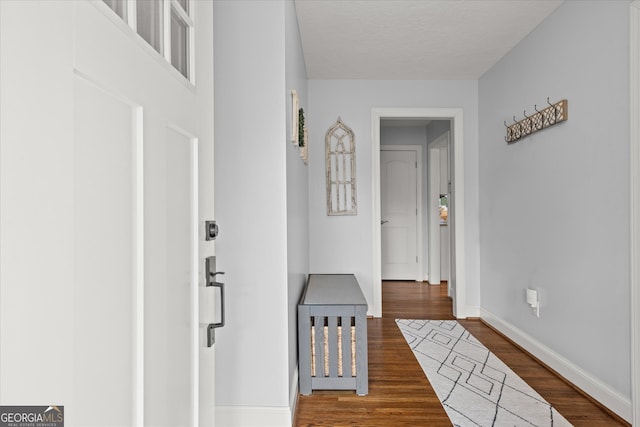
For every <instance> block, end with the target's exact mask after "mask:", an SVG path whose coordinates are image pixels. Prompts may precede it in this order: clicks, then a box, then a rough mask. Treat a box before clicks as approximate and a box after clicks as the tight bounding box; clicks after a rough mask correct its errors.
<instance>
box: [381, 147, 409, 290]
mask: <svg viewBox="0 0 640 427" xmlns="http://www.w3.org/2000/svg"><path fill="white" fill-rule="evenodd" d="M417 160H418V159H417V155H416V152H415V151H405V150H401V151H396V150H386V149H384V150H381V151H380V199H381V201H380V208H381V216H380V218H381V222H382V227H381V228H382V235H381V238H382V248H381V249H382V279H383V280H416V279H417V278H418V252H417V249H418V235H417V228H418V227H417V225H418V209H417V181H416V180H417V163H416V162H417Z"/></svg>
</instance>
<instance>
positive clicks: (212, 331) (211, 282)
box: [205, 256, 225, 347]
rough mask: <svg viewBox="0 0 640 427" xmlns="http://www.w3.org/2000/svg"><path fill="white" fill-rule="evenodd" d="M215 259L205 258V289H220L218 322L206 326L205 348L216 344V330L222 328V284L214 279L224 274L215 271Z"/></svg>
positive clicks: (212, 257) (223, 316) (213, 257)
mask: <svg viewBox="0 0 640 427" xmlns="http://www.w3.org/2000/svg"><path fill="white" fill-rule="evenodd" d="M215 269H216V257H215V256H210V257H207V258H205V275H206V276H205V284H206V286H207V287H210V286H213V287H216V288H220V322H217V323H209V325H207V347H211V346H213V344H215V342H216V328H222V327H223V326H224V318H225V315H224V305H225V304H224V283H222V282H216V280H215V278H216V276H217V275H218V274H224V271H215Z"/></svg>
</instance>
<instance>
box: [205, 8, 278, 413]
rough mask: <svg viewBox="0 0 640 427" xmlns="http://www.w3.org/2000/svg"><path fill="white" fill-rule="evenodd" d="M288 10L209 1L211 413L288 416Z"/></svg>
mask: <svg viewBox="0 0 640 427" xmlns="http://www.w3.org/2000/svg"><path fill="white" fill-rule="evenodd" d="M285 15H286V14H285V3H284V2H281V1H260V2H255V1H215V2H214V19H215V21H214V42H215V45H214V52H215V70H214V76H215V149H216V154H215V183H216V184H215V199H216V200H215V203H216V219H217V221H218V223H219V225H220V236H219V237H218V239H217V241H216V255H217V258H218V268H219V270H222V271H225V272H226V275H225V276H224V281H225V282H226V292H227V295H226V302H227V322H226V323H227V324H226V326H225V327H224V328H221V329H219V330H218V332H217V333H216V334H217V338H216V390H217V392H216V404H217V405H218V406H221V407H226V408H225V409H224V410H223V411H221V412H222V413H227V412H228V411H229V408H230V407H231V408H233V407H236V408H240V407H251V408H254V409H255V408H263V407H278V408H286V411H284V412H288V407H289V382H288V381H287V379H288V378H289V360H288V359H289V358H288V355H289V343H288V340H289V335H288V332H287V331H288V328H289V316H288V304H287V301H288V299H289V295H288V289H287V283H288V279H289V272H288V271H287V255H288V254H287V150H288V149H290V147H289V146H288V145H287V144H288V143H287V142H286V137H287V132H286V114H287V102H286V92H287V88H286V87H285V43H284V40H285V27H286V26H285Z"/></svg>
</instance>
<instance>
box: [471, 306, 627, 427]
mask: <svg viewBox="0 0 640 427" xmlns="http://www.w3.org/2000/svg"><path fill="white" fill-rule="evenodd" d="M480 317H481V318H482V320H484V321H485V322H486V323H488V324H489V325H491V326H492V327H493V328H495V329H497V330H498V331H499V332H500V333H502V334H504V335H505V336H507V337H508V338H509V339H511V340H512V341H514V342H515V343H516V344H518V345H519V346H521V347H522V348H524V349H525V350H526V351H528V352H529V353H531V354H532V355H533V356H535V357H536V358H538V359H539V360H540V361H541V362H542V363H544V364H546V365H547V366H549V367H550V368H551V369H553V370H554V371H556V372H557V373H558V374H560V375H562V377H564V378H565V379H566V380H568V381H569V382H570V383H572V384H574V385H575V386H576V387H579V388H580V389H581V390H582V391H584V392H585V393H587V394H588V395H589V396H591V397H593V398H594V399H595V400H597V401H598V402H600V403H601V404H603V405H604V406H606V407H607V408H609V409H610V410H611V411H613V412H614V413H616V414H617V415H619V416H620V417H622V418H623V419H625V420H626V421H629V422H630V421H631V401H630V400H629V399H627V398H626V397H625V396H623V395H622V394H620V393H619V392H617V391H615V390H613V389H611V388H610V387H609V386H608V385H606V384H604V383H603V382H601V381H600V380H598V379H597V378H595V377H593V376H591V375H590V374H588V373H587V372H585V371H584V370H582V369H581V368H580V367H579V366H577V365H575V364H573V363H572V362H571V361H570V360H568V359H565V358H564V357H563V356H561V355H559V354H558V353H556V352H554V351H553V350H551V349H550V348H549V347H547V346H545V345H544V344H542V343H540V342H539V341H537V340H536V339H534V338H533V337H531V336H529V335H527V334H526V333H525V332H523V331H522V330H520V329H518V328H517V327H515V326H513V325H511V324H510V323H508V322H507V321H505V320H502V319H500V318H498V317H497V316H495V315H494V314H493V313H491V312H489V311H487V310H485V309H483V308H481V309H480Z"/></svg>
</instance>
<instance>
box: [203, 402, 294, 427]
mask: <svg viewBox="0 0 640 427" xmlns="http://www.w3.org/2000/svg"><path fill="white" fill-rule="evenodd" d="M291 416H292V414H291V410H290V409H289V408H286V407H268V406H216V424H215V425H216V426H222V427H247V426H251V427H290V426H291Z"/></svg>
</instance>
